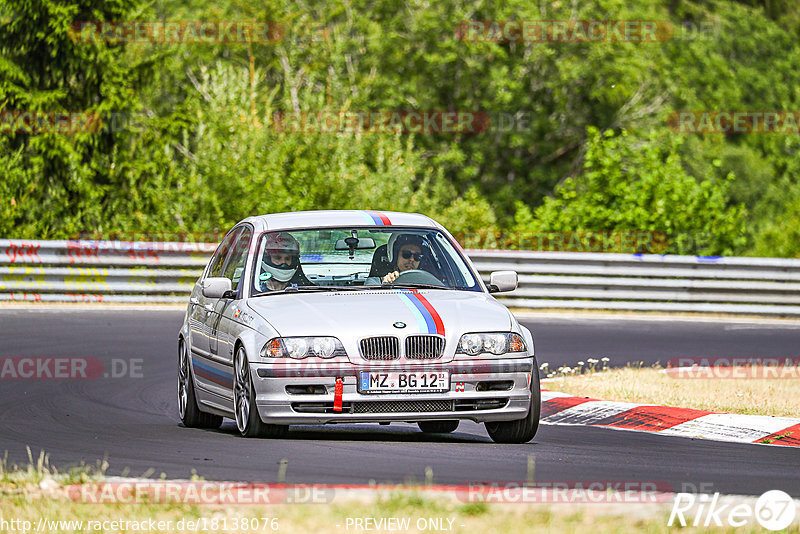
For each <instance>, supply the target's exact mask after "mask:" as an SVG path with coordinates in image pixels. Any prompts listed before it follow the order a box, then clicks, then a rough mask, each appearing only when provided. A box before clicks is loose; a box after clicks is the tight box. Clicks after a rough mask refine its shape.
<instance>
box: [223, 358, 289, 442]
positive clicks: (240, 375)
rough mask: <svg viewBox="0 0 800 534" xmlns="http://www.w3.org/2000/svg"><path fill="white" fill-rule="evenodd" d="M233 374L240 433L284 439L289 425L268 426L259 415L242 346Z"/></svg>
mask: <svg viewBox="0 0 800 534" xmlns="http://www.w3.org/2000/svg"><path fill="white" fill-rule="evenodd" d="M233 372H234V378H233V411H234V413H235V414H236V427H237V428H238V429H239V433H240V434H241V435H242V436H244V437H246V438H266V437H270V438H279V437H284V436H285V435H286V434H287V433H288V431H289V427H288V426H287V425H270V424H266V423H264V422H263V421H262V420H261V417H259V415H258V407H257V406H256V395H255V390H254V388H253V380H252V375H251V373H250V365H249V364H248V363H247V354H246V353H245V351H244V347H241V346H240V347H239V348H238V349H237V350H236V358H235V359H234V364H233Z"/></svg>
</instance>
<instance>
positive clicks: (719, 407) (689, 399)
mask: <svg viewBox="0 0 800 534" xmlns="http://www.w3.org/2000/svg"><path fill="white" fill-rule="evenodd" d="M754 371H755V372H756V374H757V373H758V369H755V370H754V369H753V368H748V369H746V370H745V369H742V370H741V373H740V375H739V376H743V377H744V378H707V377H709V376H727V375H729V374H730V371H729V372H725V373H721V374H719V375H710V374H709V372H707V371H695V372H694V374H693V375H688V374H686V373H684V375H683V376H679V375H678V373H677V372H676V371H675V370H672V369H671V370H669V372H667V370H665V369H657V368H641V369H636V368H623V369H613V370H608V371H602V372H596V373H587V374H582V375H574V376H565V377H556V378H553V379H551V381H548V382H546V383H545V384H543V386H542V387H544V388H545V389H549V390H551V391H561V392H564V393H569V394H570V395H575V396H577V397H592V398H595V399H602V400H610V401H625V402H637V403H643V404H657V405H663V406H679V407H681V408H696V409H699V410H709V411H712V412H730V413H739V414H749V415H774V416H784V417H798V416H800V379H798V378H766V379H764V378H746V377H747V376H751V375H752V374H753V372H754ZM689 376H699V377H702V378H690V377H689ZM768 376H769V375H768ZM792 376H796V374H794V375H792Z"/></svg>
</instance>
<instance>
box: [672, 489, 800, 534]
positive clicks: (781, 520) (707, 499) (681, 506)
mask: <svg viewBox="0 0 800 534" xmlns="http://www.w3.org/2000/svg"><path fill="white" fill-rule="evenodd" d="M726 500H727V501H728V502H720V495H719V493H714V495H707V494H701V495H695V494H693V493H677V494H675V500H674V501H673V503H672V513H670V516H669V521H668V522H667V526H670V527H671V526H674V525H675V526H676V525H680V526H682V527H685V526H687V525H689V524H691V525H692V526H695V527H699V526H702V527H710V526H717V527H721V526H731V527H743V526H745V525H747V524H748V523H753V521H755V522H757V523H758V524H759V525H761V526H762V527H763V528H765V529H767V530H783V529H785V528H786V527H788V526H789V525H791V524H792V522H793V521H794V518H795V515H796V514H797V507H796V505H795V502H794V500H793V499H792V497H791V496H790V495H789V494H787V493H786V492H784V491H781V490H770V491H768V492H766V493H764V494H763V495H761V496H760V497H759V498H758V500H757V501H756V502H755V504H754V505H753V504H752V503H748V502H731V500H730V498H727V499H726Z"/></svg>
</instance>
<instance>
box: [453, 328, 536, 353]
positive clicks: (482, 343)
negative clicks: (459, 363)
mask: <svg viewBox="0 0 800 534" xmlns="http://www.w3.org/2000/svg"><path fill="white" fill-rule="evenodd" d="M527 350H528V349H527V347H526V346H525V340H523V339H522V336H521V335H519V334H515V333H513V332H497V333H486V334H464V335H463V336H461V340H460V341H459V342H458V348H457V349H456V354H469V355H470V356H475V355H477V354H480V353H482V352H488V353H491V354H506V353H508V352H526V351H527Z"/></svg>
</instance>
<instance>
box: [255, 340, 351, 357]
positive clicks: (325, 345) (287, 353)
mask: <svg viewBox="0 0 800 534" xmlns="http://www.w3.org/2000/svg"><path fill="white" fill-rule="evenodd" d="M309 356H311V357H318V358H333V357H335V356H347V352H345V350H344V346H342V342H341V341H339V340H338V339H337V338H335V337H276V338H275V339H271V340H269V341H268V342H267V343H266V344H265V345H264V347H263V348H262V349H261V357H262V358H293V359H295V360H302V359H303V358H308V357H309Z"/></svg>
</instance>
